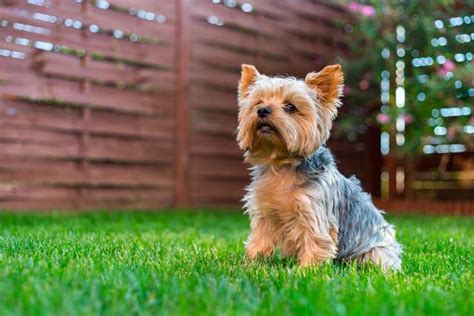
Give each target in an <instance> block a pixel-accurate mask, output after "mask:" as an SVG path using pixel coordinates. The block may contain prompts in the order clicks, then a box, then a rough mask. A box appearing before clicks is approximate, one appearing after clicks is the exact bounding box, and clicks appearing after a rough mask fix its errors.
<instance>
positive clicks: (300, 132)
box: [237, 65, 343, 164]
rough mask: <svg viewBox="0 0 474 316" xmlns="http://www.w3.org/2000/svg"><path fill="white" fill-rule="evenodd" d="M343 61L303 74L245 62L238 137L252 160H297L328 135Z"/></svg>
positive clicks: (339, 88)
mask: <svg viewBox="0 0 474 316" xmlns="http://www.w3.org/2000/svg"><path fill="white" fill-rule="evenodd" d="M342 85H343V74H342V71H341V66H339V65H333V66H327V67H326V68H324V69H323V70H321V71H320V72H318V73H315V72H311V73H309V74H308V75H307V76H306V78H305V80H304V81H303V80H297V79H295V78H278V77H268V76H265V75H261V74H260V73H259V72H258V71H257V69H256V68H255V67H254V66H251V65H242V77H241V79H240V82H239V127H238V132H237V141H238V143H239V146H240V148H242V149H244V150H245V151H246V153H245V157H246V160H247V161H248V162H250V163H254V164H274V163H276V164H278V163H286V162H292V161H297V160H298V159H301V158H303V157H306V156H308V155H309V154H311V153H312V152H314V151H315V150H316V149H317V148H319V146H321V145H322V144H324V143H325V142H326V140H327V139H328V138H329V132H330V129H331V126H332V120H333V119H334V118H335V116H336V114H337V106H338V105H339V98H340V97H341V94H342Z"/></svg>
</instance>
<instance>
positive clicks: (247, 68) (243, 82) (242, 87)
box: [239, 64, 260, 99]
mask: <svg viewBox="0 0 474 316" xmlns="http://www.w3.org/2000/svg"><path fill="white" fill-rule="evenodd" d="M258 76H260V73H259V72H258V70H257V68H255V66H254V65H246V64H243V65H242V75H241V77H240V81H239V99H242V98H245V97H247V95H248V88H249V87H250V86H251V85H252V84H254V83H255V81H257V78H258Z"/></svg>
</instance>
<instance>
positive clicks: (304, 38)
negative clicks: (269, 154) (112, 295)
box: [0, 0, 380, 209]
mask: <svg viewBox="0 0 474 316" xmlns="http://www.w3.org/2000/svg"><path fill="white" fill-rule="evenodd" d="M0 4H1V7H0V209H51V208H55V209H57V208H59V209H76V208H101V207H104V208H147V209H156V208H162V207H168V206H175V205H179V206H209V205H238V204H237V203H238V201H239V199H240V198H241V196H242V194H243V188H244V186H245V184H246V183H247V182H248V175H247V170H246V166H244V165H243V164H242V158H241V154H242V153H241V152H240V151H239V149H238V148H237V146H236V143H235V140H234V138H235V136H234V131H235V127H236V114H237V107H236V85H237V81H238V79H239V71H240V64H241V63H253V64H256V65H257V67H258V68H259V69H260V70H261V71H262V72H264V73H267V74H286V73H289V74H293V75H297V76H304V74H305V73H306V72H309V71H312V70H317V69H319V68H320V67H322V66H323V65H324V64H325V63H328V62H334V60H335V58H336V56H338V55H339V54H342V53H343V51H344V44H343V35H344V34H343V29H342V27H341V26H340V25H338V24H337V21H339V20H341V19H344V18H346V13H345V12H344V10H342V9H341V8H340V7H338V6H336V5H334V4H332V3H331V2H321V1H308V0H286V1H284V0H258V1H257V0H246V1H245V2H243V1H231V0H228V1H217V0H213V1H211V0H175V1H158V0H141V1H132V0H94V1H90V0H22V1H20V0H0ZM374 144H378V139H377V138H375V139H374V138H373V137H372V138H371V137H370V135H369V136H367V139H366V140H362V141H359V142H356V143H354V144H353V146H351V147H350V148H348V146H347V145H343V144H342V143H340V142H338V141H337V140H333V141H332V143H331V146H332V147H333V148H334V149H335V151H336V156H337V158H338V160H339V161H341V167H342V169H343V170H344V171H345V172H346V173H353V172H354V171H355V173H356V174H358V175H359V177H361V178H362V180H363V182H364V183H366V187H367V188H368V189H369V191H372V192H376V191H377V190H378V189H379V188H380V185H379V182H378V181H379V171H380V165H379V164H377V163H376V164H366V163H365V164H362V162H363V161H366V159H367V158H368V157H370V155H371V153H374V152H375V151H377V148H378V147H377V146H376V145H374ZM366 149H369V150H366ZM348 153H349V154H351V156H347V154H348ZM377 153H378V151H377ZM344 157H349V158H348V159H345V158H344ZM361 165H363V167H361Z"/></svg>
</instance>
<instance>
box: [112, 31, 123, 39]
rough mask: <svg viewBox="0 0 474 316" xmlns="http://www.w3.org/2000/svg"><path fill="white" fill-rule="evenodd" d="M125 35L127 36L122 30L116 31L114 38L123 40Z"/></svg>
mask: <svg viewBox="0 0 474 316" xmlns="http://www.w3.org/2000/svg"><path fill="white" fill-rule="evenodd" d="M124 35H125V33H124V32H122V31H121V30H115V31H114V37H115V38H123V37H124Z"/></svg>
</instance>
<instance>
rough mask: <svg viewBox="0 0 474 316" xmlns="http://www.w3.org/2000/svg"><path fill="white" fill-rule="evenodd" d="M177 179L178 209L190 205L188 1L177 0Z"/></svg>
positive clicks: (176, 198) (176, 203)
mask: <svg viewBox="0 0 474 316" xmlns="http://www.w3.org/2000/svg"><path fill="white" fill-rule="evenodd" d="M175 10H176V11H175V12H176V19H175V21H176V22H175V34H176V38H175V40H176V44H175V49H176V50H175V64H176V87H175V88H176V90H175V91H176V106H175V109H176V112H175V113H176V157H175V159H176V166H175V168H176V171H175V174H176V179H175V186H176V187H175V200H174V203H175V205H176V206H177V207H187V206H189V124H190V120H189V58H190V38H189V26H190V25H189V24H190V18H189V0H176V9H175Z"/></svg>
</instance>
